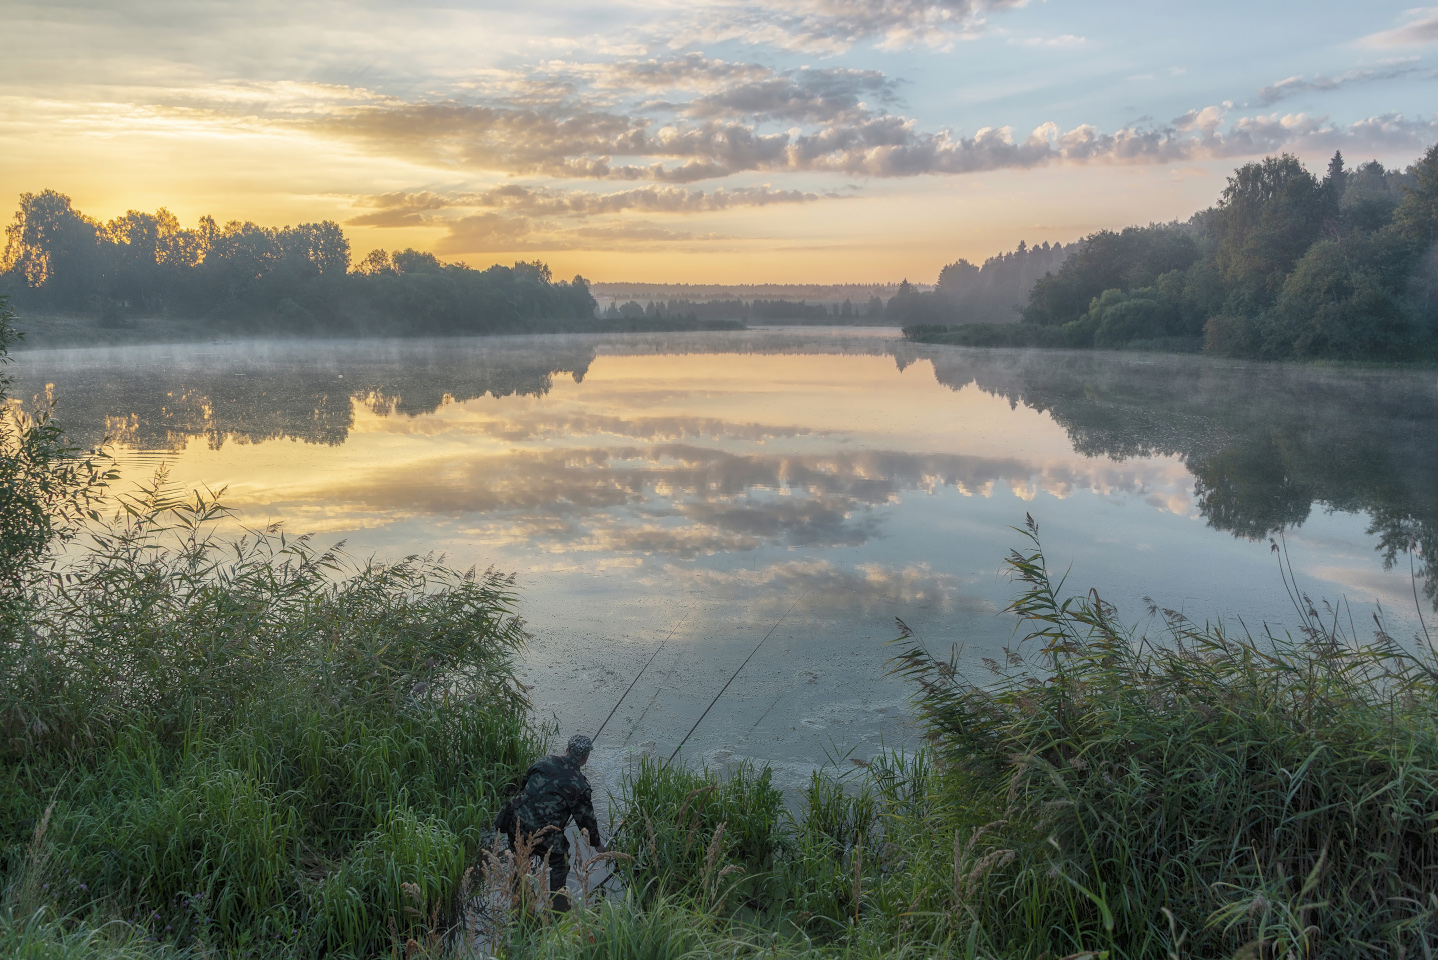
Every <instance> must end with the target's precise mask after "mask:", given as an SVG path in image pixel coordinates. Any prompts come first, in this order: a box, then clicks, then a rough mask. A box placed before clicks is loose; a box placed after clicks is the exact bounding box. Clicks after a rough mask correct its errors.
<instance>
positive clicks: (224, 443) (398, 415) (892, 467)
mask: <svg viewBox="0 0 1438 960" xmlns="http://www.w3.org/2000/svg"><path fill="white" fill-rule="evenodd" d="M23 361H24V362H23V363H22V364H20V365H19V372H20V374H21V375H22V377H23V378H25V379H24V381H23V383H25V384H31V385H33V386H34V388H35V389H36V390H38V389H39V388H40V387H42V386H43V385H44V384H45V383H46V382H49V383H53V384H54V391H55V394H56V396H57V397H58V398H59V400H60V403H61V411H62V418H63V420H64V421H65V422H66V423H68V424H70V425H71V429H72V432H73V433H74V434H75V435H77V436H78V437H79V438H80V439H82V440H85V441H89V442H97V441H98V440H99V439H100V438H101V437H102V436H104V435H105V434H107V433H108V434H109V435H110V436H111V437H113V438H114V439H115V440H116V441H117V442H118V443H119V444H120V445H121V454H122V460H123V461H124V462H125V463H126V464H127V469H128V471H129V473H130V474H131V476H140V475H143V474H144V473H146V472H147V471H148V470H149V469H151V467H152V466H153V462H154V461H155V460H156V459H159V458H163V459H165V460H167V461H168V462H169V463H170V464H171V470H172V475H173V477H174V478H175V479H176V480H177V481H179V482H183V483H199V482H205V483H208V484H210V485H212V486H214V485H220V484H227V485H228V486H229V494H228V498H229V502H230V503H231V504H232V505H233V506H235V507H237V508H238V509H239V510H240V511H241V514H242V516H243V517H245V518H246V519H248V520H250V521H252V522H255V521H266V520H277V519H283V520H285V521H286V523H287V524H288V525H289V528H290V529H298V530H319V531H323V532H325V533H327V534H330V535H332V536H333V537H336V538H338V537H347V538H348V539H349V542H350V546H351V549H352V550H353V551H354V552H357V553H361V554H363V553H367V552H370V551H374V552H377V553H380V554H384V555H394V554H396V553H405V552H415V551H417V552H428V551H431V550H435V551H442V552H446V553H447V554H449V555H450V556H451V557H452V558H453V559H454V560H455V562H458V563H461V564H467V563H470V562H477V563H481V564H488V563H493V564H495V565H498V566H500V567H502V568H505V569H511V570H516V571H518V572H519V573H520V577H521V583H522V584H523V587H524V591H525V596H526V610H527V613H528V615H529V617H530V619H531V622H532V624H533V625H534V627H535V634H536V641H535V645H534V647H533V649H532V650H531V652H530V662H529V665H528V667H527V670H528V673H527V677H528V679H527V682H531V683H533V684H534V686H535V696H536V698H537V700H538V701H539V702H540V703H541V704H542V705H543V706H544V708H545V709H546V710H553V711H554V712H555V713H556V714H557V715H558V716H559V717H560V720H561V722H562V723H563V724H564V725H565V726H577V727H583V726H586V725H590V724H591V723H597V721H598V720H599V719H601V718H602V717H603V715H604V714H605V713H606V712H607V711H608V708H609V707H610V706H611V705H612V702H613V701H612V699H610V698H611V697H617V696H618V693H619V692H620V691H621V690H623V688H624V686H626V685H627V683H628V681H629V679H630V678H631V677H632V676H633V672H634V671H635V670H637V669H638V666H639V665H640V664H642V663H643V662H644V660H645V659H647V656H648V653H649V651H651V650H652V649H653V647H652V644H653V643H655V642H657V639H658V638H659V637H661V636H663V635H664V633H665V632H666V631H667V630H668V629H670V628H671V627H673V626H674V625H675V623H677V622H679V621H680V620H681V619H683V622H684V627H683V629H682V630H681V631H680V634H679V636H678V637H677V638H676V641H675V644H674V652H673V654H672V659H666V660H665V661H664V662H659V663H656V667H655V675H654V676H653V677H652V678H646V680H645V682H644V683H642V684H641V685H640V687H638V688H636V691H635V694H634V695H633V696H634V698H635V703H634V704H633V705H632V708H631V706H630V705H626V707H625V708H624V710H621V712H620V714H619V716H618V719H617V721H616V722H617V723H620V724H621V726H620V730H621V733H620V734H617V735H616V740H617V741H618V742H620V743H623V742H629V743H630V744H637V743H641V742H644V741H645V740H650V739H653V740H657V741H660V742H663V741H665V738H666V737H667V736H669V734H670V733H671V732H672V731H674V730H684V729H687V728H688V725H689V723H692V720H693V716H696V715H697V710H694V709H691V707H693V706H694V704H695V702H696V698H697V699H698V700H699V701H701V702H702V701H704V700H707V694H705V693H704V691H712V690H716V689H717V688H718V686H719V685H720V684H722V682H723V679H724V678H725V677H726V676H727V673H728V671H729V670H731V669H732V667H733V665H734V664H735V663H737V661H738V659H740V658H742V656H743V653H744V652H747V649H748V648H749V647H751V646H752V644H753V642H754V640H755V639H756V638H757V636H760V635H762V634H763V632H764V631H766V630H767V629H769V627H770V626H772V625H773V623H774V621H775V620H776V619H777V618H778V617H779V616H780V615H781V614H784V613H785V611H792V613H790V615H789V617H788V619H786V620H785V621H784V624H783V627H782V629H781V630H780V632H779V633H778V634H776V636H775V639H774V641H773V650H772V651H770V650H769V649H767V648H766V651H765V656H764V657H763V658H759V659H763V660H765V662H764V663H760V662H759V660H756V662H755V664H754V667H755V669H754V673H753V675H752V676H750V677H748V678H747V679H746V680H745V681H744V682H741V683H739V684H736V685H735V687H734V688H733V689H732V690H731V692H730V694H727V695H726V703H727V704H728V705H729V708H730V709H729V710H728V711H727V712H723V713H722V715H721V712H719V711H716V714H715V715H713V716H712V717H711V719H710V720H708V721H706V727H705V730H704V732H703V733H702V734H701V736H700V737H699V741H701V747H702V748H703V749H706V750H710V751H714V750H719V749H721V748H722V749H724V750H730V751H735V752H736V755H746V754H747V755H753V756H762V757H764V758H766V759H779V760H792V761H794V762H796V763H798V764H799V766H798V767H796V768H795V769H796V771H799V772H802V770H801V768H802V765H803V762H807V761H809V760H811V759H812V758H814V757H815V756H821V755H822V747H823V745H824V744H827V743H828V741H829V740H830V739H832V740H833V741H834V742H835V743H838V744H841V745H842V746H845V747H847V746H852V745H856V744H857V745H860V746H861V747H862V748H863V749H873V748H874V747H875V746H876V744H877V741H878V738H879V737H880V736H886V737H894V736H898V735H901V734H902V732H903V730H904V729H905V728H904V725H903V721H902V716H903V712H902V704H903V698H904V695H905V691H904V690H903V688H902V687H901V686H899V685H897V684H896V683H894V682H893V681H892V680H889V679H886V678H885V676H884V659H885V656H886V650H885V648H884V647H883V641H884V640H887V639H889V638H890V637H891V634H892V618H893V617H894V616H895V615H900V616H903V617H904V618H905V620H906V621H908V622H909V623H911V624H913V625H914V626H916V627H917V628H919V629H920V630H921V631H922V632H923V634H924V636H925V637H926V639H928V640H929V641H930V642H933V643H935V644H946V643H948V642H951V641H952V642H963V643H965V644H967V645H968V646H967V649H968V650H969V651H970V652H971V653H972V654H973V655H974V656H981V655H983V654H985V653H988V652H991V648H992V647H996V646H997V645H999V644H1002V643H1006V642H1009V641H1010V640H1011V635H1010V626H1011V625H1010V624H1009V622H1008V621H1006V620H1004V619H1003V618H1001V617H999V616H997V614H998V611H1000V610H1001V609H1002V607H1003V605H1004V604H1005V602H1006V601H1007V599H1008V597H1009V592H1010V591H1009V586H1008V584H1006V583H1005V582H1003V581H1002V580H1001V579H999V578H998V577H996V575H995V570H996V568H997V565H998V561H999V560H1000V558H1001V557H1002V556H1003V555H1004V554H1005V553H1006V552H1007V550H1008V549H1009V548H1010V547H1012V546H1013V545H1014V544H1015V542H1016V540H1015V538H1014V536H1013V535H1012V533H1011V532H1010V531H1009V530H1008V527H1009V525H1011V524H1014V523H1016V522H1018V521H1020V520H1022V518H1023V514H1024V513H1025V512H1026V511H1032V512H1033V513H1034V515H1035V516H1036V517H1037V518H1038V519H1039V521H1040V523H1041V525H1042V526H1043V529H1044V531H1045V536H1046V544H1047V546H1048V547H1049V550H1050V552H1051V554H1052V555H1053V556H1054V557H1055V560H1056V562H1058V563H1060V564H1065V563H1067V562H1068V561H1069V560H1073V561H1074V563H1075V576H1076V578H1077V579H1076V582H1077V583H1078V584H1079V585H1080V586H1087V585H1089V584H1094V585H1097V586H1099V587H1100V588H1101V589H1102V590H1103V591H1104V593H1105V595H1106V596H1109V597H1110V598H1112V599H1114V600H1116V601H1118V602H1119V603H1120V607H1121V609H1123V610H1124V611H1125V612H1127V613H1128V614H1129V615H1131V616H1137V615H1139V614H1140V612H1141V611H1142V610H1143V609H1144V604H1143V602H1142V599H1141V598H1142V597H1144V596H1153V597H1155V598H1156V599H1159V600H1160V601H1161V602H1164V603H1165V604H1167V605H1170V606H1180V605H1184V604H1187V605H1188V608H1189V609H1191V611H1192V612H1194V613H1195V614H1196V615H1199V616H1204V615H1217V614H1241V615H1243V616H1245V617H1246V618H1248V620H1249V622H1251V623H1252V622H1259V621H1262V620H1265V619H1267V620H1278V621H1281V620H1283V619H1284V617H1285V615H1286V613H1287V612H1288V611H1287V610H1286V605H1287V602H1288V601H1287V597H1286V595H1285V594H1284V593H1283V590H1282V586H1281V584H1280V582H1279V580H1278V577H1277V575H1276V572H1275V571H1274V569H1273V566H1272V560H1271V558H1270V557H1269V554H1268V551H1267V548H1266V546H1265V545H1264V544H1263V542H1262V538H1263V537H1264V536H1265V535H1267V534H1269V533H1271V532H1274V531H1276V530H1279V529H1284V530H1286V531H1288V534H1289V538H1290V542H1291V543H1293V544H1294V547H1295V553H1296V558H1297V562H1298V564H1299V568H1300V573H1301V574H1303V576H1304V577H1305V578H1307V580H1308V581H1309V582H1310V584H1311V586H1312V588H1313V590H1314V592H1315V593H1326V594H1328V595H1330V596H1336V595H1338V594H1345V595H1347V596H1349V597H1350V599H1352V600H1353V601H1354V603H1355V605H1358V606H1359V608H1360V612H1359V616H1362V610H1361V608H1362V604H1363V603H1364V602H1368V603H1370V604H1371V603H1372V602H1373V601H1376V600H1381V601H1382V602H1383V603H1384V604H1385V606H1389V607H1393V606H1396V605H1400V603H1401V601H1402V599H1403V597H1404V596H1405V595H1408V594H1409V591H1410V589H1411V588H1410V583H1409V580H1408V576H1407V569H1406V567H1407V559H1406V557H1405V556H1404V553H1403V551H1404V550H1405V549H1406V548H1407V547H1408V545H1409V544H1420V545H1421V547H1422V549H1421V553H1420V559H1421V557H1426V556H1431V555H1432V554H1431V548H1432V547H1434V546H1435V544H1434V530H1435V518H1438V477H1435V470H1438V456H1435V454H1438V450H1435V446H1438V384H1435V382H1434V377H1433V375H1432V374H1431V373H1406V372H1405V373H1391V372H1390V373H1379V372H1368V371H1333V370H1320V369H1305V368H1286V367H1269V366H1252V365H1244V364H1225V363H1216V362H1214V361H1212V360H1205V359H1202V358H1152V357H1143V356H1123V355H1110V356H1104V355H1098V354H1092V353H1086V354H1080V355H1065V354H1056V353H1031V354H1030V353H1017V352H1016V353H1006V352H1002V351H977V352H967V351H962V350H957V349H953V348H928V347H917V346H915V345H911V344H906V343H904V342H901V341H895V340H893V339H891V338H885V337H876V336H864V335H857V336H856V335H854V334H853V333H852V332H848V331H845V332H842V333H824V332H815V331H802V332H799V333H793V332H778V333H766V332H753V333H745V334H722V335H704V334H700V335H670V336H652V337H624V338H577V337H568V338H536V339H526V338H514V339H504V338H496V339H491V340H478V341H465V340H457V341H422V342H368V343H260V344H219V345H207V346H204V347H175V348H145V349H138V348H137V349H123V350H98V351H53V352H34V353H30V354H27V355H25V357H24V358H23ZM1375 548H1377V549H1376V551H1375ZM1385 556H1386V557H1388V558H1390V559H1393V560H1400V561H1402V562H1401V566H1402V567H1403V569H1402V570H1401V571H1398V570H1388V571H1385V569H1384V567H1383V563H1382V560H1383V559H1384V557H1385ZM1427 589H1428V591H1429V596H1430V598H1432V599H1434V600H1435V601H1438V596H1435V592H1434V587H1433V585H1432V583H1431V582H1430V583H1428V584H1427ZM1408 609H1409V610H1410V611H1411V609H1412V602H1411V597H1410V599H1409V600H1408ZM766 658H767V659H766ZM596 690H598V693H596V692H595V691H596ZM606 736H608V734H606ZM715 755H716V756H717V754H715ZM797 775H798V773H796V776H797Z"/></svg>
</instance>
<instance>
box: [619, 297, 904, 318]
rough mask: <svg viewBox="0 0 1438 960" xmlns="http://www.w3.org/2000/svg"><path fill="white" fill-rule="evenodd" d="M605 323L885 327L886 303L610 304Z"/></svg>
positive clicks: (782, 300)
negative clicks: (677, 321)
mask: <svg viewBox="0 0 1438 960" xmlns="http://www.w3.org/2000/svg"><path fill="white" fill-rule="evenodd" d="M600 316H601V317H603V318H604V319H606V320H617V319H621V318H636V319H637V318H651V319H653V318H661V319H662V318H671V319H688V320H690V321H693V322H703V321H711V320H741V321H748V320H755V321H760V322H763V321H781V322H791V323H792V322H799V323H841V324H844V323H859V322H869V323H884V322H888V321H887V320H886V312H885V305H884V301H883V300H882V299H880V298H879V297H878V296H872V297H870V298H869V299H868V301H866V302H863V303H859V304H855V303H854V302H853V301H852V300H851V299H849V298H847V297H846V298H845V299H844V301H843V303H828V304H826V303H810V302H808V301H807V300H790V299H787V298H783V297H779V298H775V299H768V300H766V299H763V298H757V297H756V298H755V299H752V300H744V299H740V298H737V297H731V298H728V299H720V300H688V299H670V300H650V301H649V302H648V303H642V304H641V303H640V302H639V301H637V300H630V301H628V302H626V303H622V304H621V303H619V302H618V301H617V300H616V301H615V302H613V303H611V304H610V305H609V306H608V307H606V308H605V309H604V311H603V312H602V313H601V314H600Z"/></svg>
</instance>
